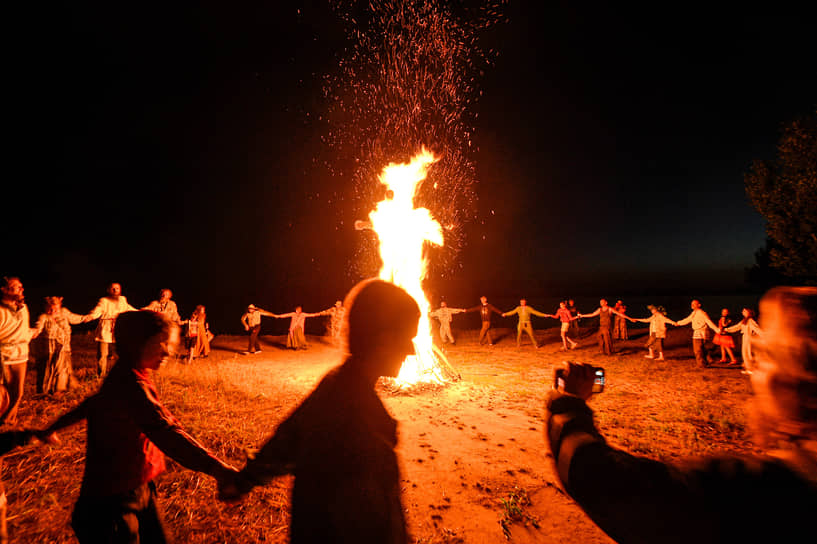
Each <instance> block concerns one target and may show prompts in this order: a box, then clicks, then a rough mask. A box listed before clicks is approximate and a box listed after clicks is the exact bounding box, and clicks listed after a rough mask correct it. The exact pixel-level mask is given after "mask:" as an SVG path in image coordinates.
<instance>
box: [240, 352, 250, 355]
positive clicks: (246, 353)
mask: <svg viewBox="0 0 817 544" xmlns="http://www.w3.org/2000/svg"><path fill="white" fill-rule="evenodd" d="M249 354H250V352H249V351H242V352H241V355H249Z"/></svg>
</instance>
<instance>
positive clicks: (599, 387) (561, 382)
mask: <svg viewBox="0 0 817 544" xmlns="http://www.w3.org/2000/svg"><path fill="white" fill-rule="evenodd" d="M604 384H605V377H604V369H603V368H602V367H600V366H594V367H593V393H601V392H602V391H604ZM564 388H565V369H564V368H557V369H556V374H555V375H554V380H553V389H557V390H564Z"/></svg>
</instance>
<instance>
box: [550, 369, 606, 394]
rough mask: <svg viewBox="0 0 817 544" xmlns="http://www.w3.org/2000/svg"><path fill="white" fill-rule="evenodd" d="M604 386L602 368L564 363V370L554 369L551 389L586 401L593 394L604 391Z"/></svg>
mask: <svg viewBox="0 0 817 544" xmlns="http://www.w3.org/2000/svg"><path fill="white" fill-rule="evenodd" d="M604 384H605V376H604V369H603V368H601V367H596V366H592V365H588V364H584V363H574V362H572V361H565V367H564V368H557V369H556V373H555V376H554V381H553V388H554V389H556V390H557V391H563V392H564V393H567V394H568V395H574V396H576V397H579V398H582V399H584V400H587V399H589V398H590V396H591V395H592V394H593V393H601V392H602V391H604Z"/></svg>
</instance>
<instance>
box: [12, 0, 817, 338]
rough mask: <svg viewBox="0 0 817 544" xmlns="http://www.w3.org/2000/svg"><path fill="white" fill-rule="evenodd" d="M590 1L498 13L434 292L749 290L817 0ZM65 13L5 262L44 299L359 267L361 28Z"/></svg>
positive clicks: (151, 291)
mask: <svg viewBox="0 0 817 544" xmlns="http://www.w3.org/2000/svg"><path fill="white" fill-rule="evenodd" d="M584 8H585V7H583V8H582V9H580V8H577V7H576V8H574V7H573V6H572V5H571V4H570V3H567V2H565V3H558V2H557V3H554V4H550V5H547V6H542V5H538V3H525V2H511V3H510V4H509V6H508V7H507V17H508V22H507V23H503V24H500V25H498V26H497V27H496V28H495V29H493V30H491V31H490V32H488V33H486V34H485V35H484V36H483V37H482V39H483V45H484V46H485V47H486V48H495V49H496V50H497V51H498V52H499V56H498V57H497V60H496V63H495V65H494V66H493V67H492V68H490V69H489V70H488V71H487V72H486V73H485V76H484V78H483V79H482V81H481V82H480V84H479V86H480V89H481V90H482V92H483V94H482V97H481V98H480V101H479V102H478V103H477V104H476V105H475V106H474V108H475V109H476V112H477V113H478V114H479V117H478V120H477V126H476V129H477V131H476V136H475V138H476V140H477V141H476V142H475V143H476V146H475V147H478V151H476V152H474V154H473V160H474V162H475V164H476V168H477V178H478V180H479V183H478V185H477V186H476V193H477V196H478V200H477V202H476V204H475V206H476V209H475V214H474V215H475V217H476V221H474V222H472V223H470V224H466V225H463V226H462V228H463V229H464V233H465V240H466V246H465V247H464V249H463V251H462V252H461V254H460V255H459V258H458V260H457V262H456V264H455V265H454V266H453V267H452V268H451V269H450V270H443V271H440V270H436V269H435V270H434V274H433V276H432V277H431V278H430V285H431V291H432V293H433V295H432V298H433V297H439V296H446V297H447V298H453V296H457V297H462V298H465V299H469V300H470V299H471V298H472V297H473V296H478V293H490V294H494V293H496V294H507V295H508V296H510V297H513V296H517V295H515V294H517V293H518V296H523V294H524V296H528V297H529V298H531V297H535V296H562V294H564V295H565V296H567V295H568V294H572V295H574V296H585V295H587V296H607V297H610V298H621V297H622V296H626V295H628V294H632V295H637V294H661V293H671V292H672V293H678V294H692V295H694V294H696V293H697V294H706V293H728V292H745V291H747V290H749V289H750V287H749V286H748V285H746V283H745V281H744V269H745V268H746V267H749V266H752V264H753V263H754V251H755V250H757V249H758V248H760V247H761V246H763V244H764V239H765V234H764V231H763V222H762V219H761V217H760V216H759V215H758V214H757V213H756V212H755V211H754V210H753V209H752V208H751V207H750V206H749V205H748V203H747V201H746V197H745V194H744V191H743V179H742V176H743V174H744V173H745V172H746V171H747V169H748V168H749V165H750V163H751V161H752V160H753V159H771V158H774V156H775V146H776V144H777V140H778V137H779V135H780V128H781V127H782V126H783V124H785V123H787V122H790V121H791V120H792V119H794V118H796V117H798V116H802V115H806V114H808V113H810V112H813V111H814V108H815V107H816V106H817V75H816V74H815V71H814V70H812V69H810V64H811V63H810V62H809V59H810V55H809V52H810V51H811V50H812V49H813V47H812V48H810V47H808V42H809V38H808V37H809V36H810V32H808V31H807V30H808V29H809V27H808V23H807V21H808V20H809V19H808V18H807V17H805V15H804V14H798V13H792V12H787V13H783V10H782V8H780V9H777V10H776V11H775V10H774V9H771V8H770V11H764V13H762V14H754V13H750V12H746V13H743V14H739V13H738V14H736V13H734V12H729V13H723V14H718V13H715V12H712V11H707V12H706V13H698V12H692V11H688V12H686V13H676V14H673V16H672V17H669V18H667V17H659V16H658V15H657V14H654V13H650V12H645V11H641V10H638V9H636V8H629V7H622V6H615V7H596V8H594V9H584ZM159 14H160V15H159ZM40 20H41V22H42V23H43V25H42V27H40V28H39V31H38V32H37V36H38V42H37V46H36V47H34V48H33V49H31V50H30V51H28V54H30V55H31V56H30V58H28V57H27V58H26V61H25V62H26V63H27V65H28V68H26V71H25V75H26V77H21V78H19V79H18V80H17V81H16V83H17V89H18V90H19V91H20V95H21V96H20V101H19V104H20V107H19V108H17V109H16V110H15V112H14V115H13V119H12V121H13V127H14V129H15V130H16V134H17V135H18V138H17V139H16V143H15V146H16V147H15V148H14V153H13V155H14V157H13V160H15V161H18V162H19V164H20V166H23V168H18V169H17V171H18V172H20V171H22V172H25V175H24V176H23V177H21V178H19V185H17V186H15V187H13V188H12V189H11V192H10V199H9V201H8V202H11V203H12V204H11V205H10V206H7V210H8V211H9V212H10V216H8V218H7V222H8V224H10V225H14V228H15V230H14V232H13V234H11V235H7V237H8V238H10V240H9V243H8V244H7V247H8V249H9V253H8V254H7V258H6V259H4V266H3V270H2V273H3V274H6V275H18V276H20V277H21V278H22V280H23V282H24V284H25V285H26V289H27V294H28V300H29V304H30V305H31V306H32V313H35V312H37V311H38V309H39V297H41V296H44V295H46V294H61V295H64V296H65V297H66V301H65V303H66V306H68V307H69V308H71V309H72V310H74V311H77V312H84V311H88V310H89V309H90V307H88V308H84V305H86V304H87V303H88V301H91V303H93V302H95V300H96V298H98V297H99V296H102V295H103V294H104V290H105V287H106V285H107V284H108V283H110V282H111V281H117V282H120V283H122V285H123V287H124V293H125V295H126V296H128V298H129V299H131V300H132V301H133V302H136V303H138V304H147V302H149V301H150V300H152V299H153V298H155V296H156V294H157V293H158V290H159V289H160V288H163V287H169V288H171V289H173V291H174V292H175V293H176V298H177V300H179V301H180V303H183V304H180V306H182V307H181V308H180V309H181V310H182V312H183V313H188V312H189V311H190V310H192V306H193V305H195V304H198V303H202V304H205V305H207V306H209V307H211V308H212V309H213V310H214V311H215V309H218V312H219V313H225V314H227V313H230V314H232V313H233V312H240V311H241V310H242V309H243V308H244V307H245V306H246V305H247V304H248V303H250V302H252V303H255V304H258V305H261V306H263V307H269V308H268V309H270V310H272V311H279V312H283V311H289V310H290V309H291V307H292V306H294V305H295V304H297V303H301V304H303V305H304V306H307V305H308V306H318V307H319V309H323V308H325V307H329V306H330V305H331V304H332V302H334V300H335V299H337V298H341V297H342V295H343V294H344V293H345V291H346V290H347V289H348V288H349V287H351V286H352V285H353V284H354V283H355V281H356V280H357V279H359V277H360V275H359V273H360V270H358V269H356V268H355V267H353V266H351V264H350V263H351V262H352V261H353V260H354V259H355V251H356V250H357V248H358V246H359V242H358V240H359V236H360V233H358V232H356V231H354V229H353V228H351V225H352V224H353V222H354V220H355V219H363V218H364V217H362V215H364V212H363V211H362V210H357V209H354V205H353V200H352V198H351V196H350V195H351V194H352V193H353V191H354V187H350V186H346V185H344V184H343V182H339V181H338V179H337V178H334V177H331V176H329V175H328V173H327V171H326V170H325V168H323V167H322V166H321V164H320V162H319V161H316V158H317V157H322V158H324V159H325V157H326V155H327V153H331V150H327V149H326V148H325V146H323V144H322V143H321V139H320V137H321V132H322V131H323V130H325V129H326V127H325V126H323V125H321V124H320V123H319V122H317V121H316V120H315V114H316V113H318V112H320V109H321V96H320V90H321V87H320V84H321V76H322V75H323V74H327V73H330V72H331V71H332V70H333V67H336V65H337V58H336V56H335V52H337V51H340V50H341V49H342V47H343V44H344V43H345V42H344V37H343V34H342V31H341V27H340V25H339V23H338V20H337V17H336V16H335V15H334V14H333V13H332V12H331V10H329V9H327V7H326V6H325V5H324V3H323V2H293V3H291V4H287V6H286V7H284V8H281V7H280V6H278V5H277V4H275V3H250V4H247V5H242V6H239V7H231V8H230V9H229V10H228V9H227V8H225V7H223V6H221V5H220V4H207V3H206V4H204V5H202V6H199V7H198V8H197V9H196V10H192V9H186V8H185V7H180V6H162V7H161V9H160V8H159V7H158V6H152V5H140V6H139V7H138V8H132V7H128V8H126V7H121V6H105V8H104V9H97V8H95V7H88V6H82V5H63V6H59V7H55V8H52V10H51V11H50V12H49V13H48V14H47V15H45V16H41V19H40ZM308 114H309V115H308ZM346 179H349V176H348V175H347V177H346ZM374 204H375V203H374V202H372V203H371V207H374ZM373 272H374V271H371V272H370V273H373ZM442 273H444V277H443V274H442ZM549 293H552V295H550V294H549ZM557 293H558V294H557ZM465 302H467V300H466V301H465ZM239 317H240V313H238V314H237V315H235V316H234V318H235V320H236V322H237V320H238V318H239ZM211 318H215V315H214V314H213V313H212V312H211ZM217 319H219V320H224V322H225V323H227V322H228V320H229V319H232V317H229V318H228V317H227V316H222V317H219V318H217Z"/></svg>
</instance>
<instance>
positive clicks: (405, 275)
mask: <svg viewBox="0 0 817 544" xmlns="http://www.w3.org/2000/svg"><path fill="white" fill-rule="evenodd" d="M436 161H437V158H436V157H435V156H434V155H433V154H432V153H431V152H430V151H427V150H426V149H425V148H423V149H422V151H421V152H420V153H419V154H418V155H416V156H415V157H414V158H413V159H412V160H411V162H409V163H407V164H405V163H404V164H394V163H391V164H389V165H388V166H386V168H384V169H383V172H382V174H381V175H380V182H381V183H382V184H383V185H385V186H386V188H387V191H388V192H387V197H386V199H384V200H381V201H380V202H379V203H378V204H377V207H376V208H375V209H374V211H373V212H371V213H370V214H369V219H370V220H371V224H372V230H374V231H375V232H376V233H377V237H378V239H379V242H380V258H381V259H382V260H383V267H382V268H381V269H380V279H382V280H385V281H389V282H392V283H394V284H395V285H399V286H400V287H402V288H403V289H405V290H406V291H407V292H408V293H409V294H410V295H411V296H412V297H414V300H416V301H417V305H418V306H419V307H420V325H419V327H418V329H417V336H416V337H415V338H414V349H415V354H414V355H409V356H408V357H406V360H405V361H403V366H402V367H401V369H400V374H399V375H398V376H397V381H398V383H401V384H413V383H417V382H434V383H441V382H442V380H441V378H440V374H439V372H436V371H435V367H436V366H437V365H438V363H437V361H436V360H435V357H434V353H433V346H432V339H431V327H430V324H429V320H428V311H429V303H428V300H427V299H426V295H425V292H424V291H423V287H422V282H423V280H424V279H425V277H426V272H427V265H428V256H427V255H426V252H425V244H426V242H428V243H430V244H434V245H435V246H442V245H443V230H442V227H441V226H440V224H439V223H438V222H437V221H436V220H435V219H434V218H433V217H432V216H431V212H429V211H428V210H427V209H426V208H415V207H414V196H415V193H416V191H417V188H418V187H419V185H420V182H421V181H423V180H424V179H425V178H426V173H427V170H428V168H429V167H430V166H431V165H432V164H433V163H434V162H436Z"/></svg>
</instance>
